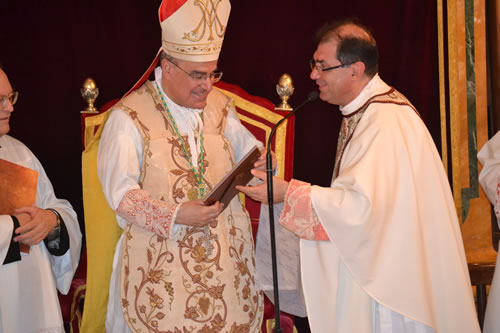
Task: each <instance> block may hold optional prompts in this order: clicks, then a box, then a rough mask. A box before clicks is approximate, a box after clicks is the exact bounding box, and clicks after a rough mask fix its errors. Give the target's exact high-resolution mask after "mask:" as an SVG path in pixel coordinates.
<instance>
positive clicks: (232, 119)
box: [224, 107, 264, 162]
mask: <svg viewBox="0 0 500 333" xmlns="http://www.w3.org/2000/svg"><path fill="white" fill-rule="evenodd" d="M224 135H225V136H226V138H227V139H228V140H229V142H231V145H232V146H233V150H234V155H235V157H236V161H237V162H238V161H240V160H241V158H242V157H243V156H245V154H246V153H248V152H249V151H250V149H252V148H253V147H254V146H257V147H259V148H262V147H264V145H263V143H262V142H260V141H259V140H257V139H256V138H255V136H254V135H253V134H252V133H250V131H249V130H248V129H247V128H246V127H245V126H243V125H242V124H241V122H240V119H239V118H238V115H237V114H236V111H235V110H234V108H233V107H231V108H229V113H228V115H227V122H226V128H225V130H224Z"/></svg>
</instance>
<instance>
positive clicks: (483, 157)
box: [477, 132, 500, 333]
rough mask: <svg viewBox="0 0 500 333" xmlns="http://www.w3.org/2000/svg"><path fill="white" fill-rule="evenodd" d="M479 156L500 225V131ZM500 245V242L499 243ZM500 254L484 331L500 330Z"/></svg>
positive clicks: (481, 179)
mask: <svg viewBox="0 0 500 333" xmlns="http://www.w3.org/2000/svg"><path fill="white" fill-rule="evenodd" d="M477 158H478V159H479V161H480V162H481V164H482V165H483V169H482V170H481V173H480V174H479V183H480V184H481V186H482V188H483V190H484V192H485V193H486V195H487V196H488V199H490V202H491V203H492V204H493V206H494V207H495V215H496V217H497V223H499V225H500V196H499V184H500V132H497V133H496V134H495V136H493V137H492V138H491V139H490V140H489V141H488V142H487V143H486V144H485V145H484V146H483V147H482V148H481V150H480V151H479V153H478V154H477ZM499 245H500V244H499ZM499 266H500V256H497V262H496V267H495V273H494V274H493V281H492V283H491V287H490V292H489V294H488V303H487V305H486V314H485V316H484V325H483V332H484V333H498V332H500V273H499V270H498V267H499Z"/></svg>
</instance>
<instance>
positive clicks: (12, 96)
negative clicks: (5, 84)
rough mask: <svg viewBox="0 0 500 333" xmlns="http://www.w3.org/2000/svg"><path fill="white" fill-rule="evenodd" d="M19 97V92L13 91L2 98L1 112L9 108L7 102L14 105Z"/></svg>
mask: <svg viewBox="0 0 500 333" xmlns="http://www.w3.org/2000/svg"><path fill="white" fill-rule="evenodd" d="M18 97H19V93H18V92H17V91H13V92H11V93H10V94H8V95H7V96H0V110H3V109H5V108H6V107H7V102H10V104H12V105H14V104H16V102H17V98H18Z"/></svg>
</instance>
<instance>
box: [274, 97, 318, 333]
mask: <svg viewBox="0 0 500 333" xmlns="http://www.w3.org/2000/svg"><path fill="white" fill-rule="evenodd" d="M316 98H318V92H317V91H312V92H310V93H309V95H308V96H307V99H306V100H305V101H304V102H303V103H302V104H300V105H299V106H298V107H296V108H295V109H294V110H293V111H292V112H290V113H289V114H287V115H286V116H285V117H283V118H281V119H280V121H278V122H277V123H276V125H274V127H273V129H272V130H271V134H270V135H269V138H268V139H267V154H266V175H267V202H268V205H269V227H270V238H271V266H272V272H273V290H274V320H275V325H276V326H275V329H274V332H275V333H282V332H283V330H282V329H281V320H280V301H279V288H278V264H277V259H276V236H275V233H274V200H273V198H274V191H273V162H272V155H271V140H272V138H273V137H274V134H275V133H276V129H277V128H278V127H279V126H280V125H281V124H282V123H283V122H284V121H285V120H287V119H288V118H290V117H291V116H292V115H293V114H294V113H295V112H297V111H298V110H299V109H300V108H301V107H302V106H304V105H305V104H307V103H309V102H312V101H314V100H316Z"/></svg>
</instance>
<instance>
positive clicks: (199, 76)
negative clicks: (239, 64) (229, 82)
mask: <svg viewBox="0 0 500 333" xmlns="http://www.w3.org/2000/svg"><path fill="white" fill-rule="evenodd" d="M167 60H168V62H170V63H171V64H172V65H174V66H175V67H177V68H179V69H180V70H181V71H183V72H184V73H186V75H187V76H189V77H190V78H192V79H193V80H195V81H205V80H206V79H207V78H210V81H212V83H216V82H219V81H220V79H221V77H222V74H223V73H222V71H213V72H211V73H203V72H196V71H195V72H191V73H189V72H186V71H185V70H184V69H182V68H181V67H180V66H179V65H177V64H176V63H175V62H173V61H172V60H170V59H167Z"/></svg>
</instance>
